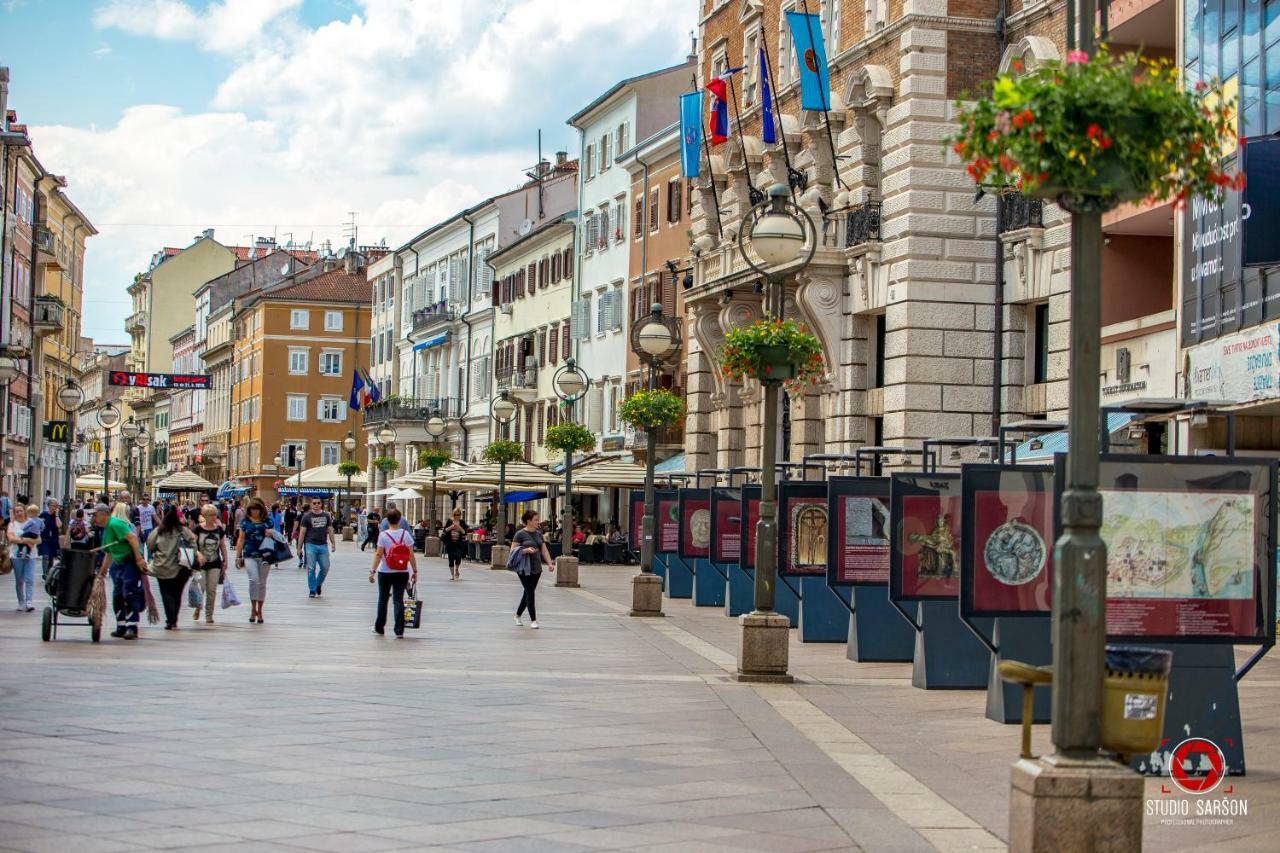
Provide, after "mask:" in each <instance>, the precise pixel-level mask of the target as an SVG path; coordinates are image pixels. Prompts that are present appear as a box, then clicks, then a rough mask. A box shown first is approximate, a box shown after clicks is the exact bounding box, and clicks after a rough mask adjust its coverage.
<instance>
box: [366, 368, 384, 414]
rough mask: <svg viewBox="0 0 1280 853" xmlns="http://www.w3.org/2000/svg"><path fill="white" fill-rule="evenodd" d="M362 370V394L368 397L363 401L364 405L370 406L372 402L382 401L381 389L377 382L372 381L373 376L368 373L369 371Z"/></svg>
mask: <svg viewBox="0 0 1280 853" xmlns="http://www.w3.org/2000/svg"><path fill="white" fill-rule="evenodd" d="M363 372H364V387H365V392H364V394H365V397H366V398H367V399H368V402H367V403H365V405H366V406H372V405H373V404H374V403H380V402H382V390H381V389H379V388H378V383H377V382H374V381H373V377H371V376H370V375H369V371H367V370H364V371H363Z"/></svg>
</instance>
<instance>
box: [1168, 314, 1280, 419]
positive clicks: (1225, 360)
mask: <svg viewBox="0 0 1280 853" xmlns="http://www.w3.org/2000/svg"><path fill="white" fill-rule="evenodd" d="M1277 347H1280V323H1266V324H1264V325H1262V326H1257V327H1255V328H1252V329H1249V330H1248V331H1245V332H1237V333H1236V334H1233V335H1227V336H1225V337H1223V338H1219V339H1218V340H1216V341H1213V342H1212V343H1207V344H1201V345H1200V346H1198V347H1192V348H1191V349H1190V350H1189V351H1188V353H1187V357H1188V359H1189V368H1190V369H1189V372H1188V379H1189V384H1190V398H1191V399H1193V400H1228V401H1230V402H1233V403H1241V402H1245V401H1248V400H1259V399H1265V398H1267V397H1275V396H1277V395H1278V394H1280V351H1277Z"/></svg>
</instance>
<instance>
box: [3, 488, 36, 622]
mask: <svg viewBox="0 0 1280 853" xmlns="http://www.w3.org/2000/svg"><path fill="white" fill-rule="evenodd" d="M12 513H13V515H12V517H11V518H10V519H9V529H8V531H7V533H6V538H7V539H8V541H9V559H10V561H11V562H12V563H13V585H14V590H15V591H16V592H17V594H18V608H17V609H18V612H19V613H22V612H26V613H30V612H31V611H33V610H35V609H36V606H35V591H36V557H35V549H36V548H37V547H38V546H39V545H40V533H39V530H38V529H37V528H35V527H33V526H31V522H32V521H34V522H35V524H37V525H38V524H39V523H40V520H39V519H38V518H28V517H27V507H25V506H23V505H22V504H20V503H16V504H14V505H13V510H12Z"/></svg>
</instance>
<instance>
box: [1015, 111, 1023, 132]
mask: <svg viewBox="0 0 1280 853" xmlns="http://www.w3.org/2000/svg"><path fill="white" fill-rule="evenodd" d="M1024 124H1026V120H1025V119H1024V118H1023V117H1022V113H1018V114H1017V115H1015V116H1014V117H1013V126H1014V127H1016V128H1019V129H1021V128H1022V125H1024Z"/></svg>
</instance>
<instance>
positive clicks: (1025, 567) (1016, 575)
mask: <svg viewBox="0 0 1280 853" xmlns="http://www.w3.org/2000/svg"><path fill="white" fill-rule="evenodd" d="M1048 553H1049V552H1048V549H1047V548H1046V547H1045V544H1044V538H1043V537H1041V535H1040V533H1039V531H1037V530H1036V529H1035V528H1034V527H1032V526H1031V525H1029V524H1027V523H1026V522H1025V521H1023V520H1022V519H1020V518H1015V519H1013V520H1012V521H1006V522H1005V523H1004V524H1002V525H1000V526H999V527H997V528H996V529H995V530H993V531H991V535H990V536H988V537H987V543H986V545H985V546H983V549H982V556H983V563H984V564H985V565H986V567H987V572H988V573H990V575H991V576H992V577H993V578H995V579H996V580H998V581H1000V582H1001V583H1004V584H1008V585H1010V586H1021V585H1022V584H1024V583H1030V582H1031V581H1033V580H1035V579H1036V578H1037V577H1039V575H1040V573H1041V572H1042V571H1044V564H1045V559H1046V557H1047V556H1048Z"/></svg>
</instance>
